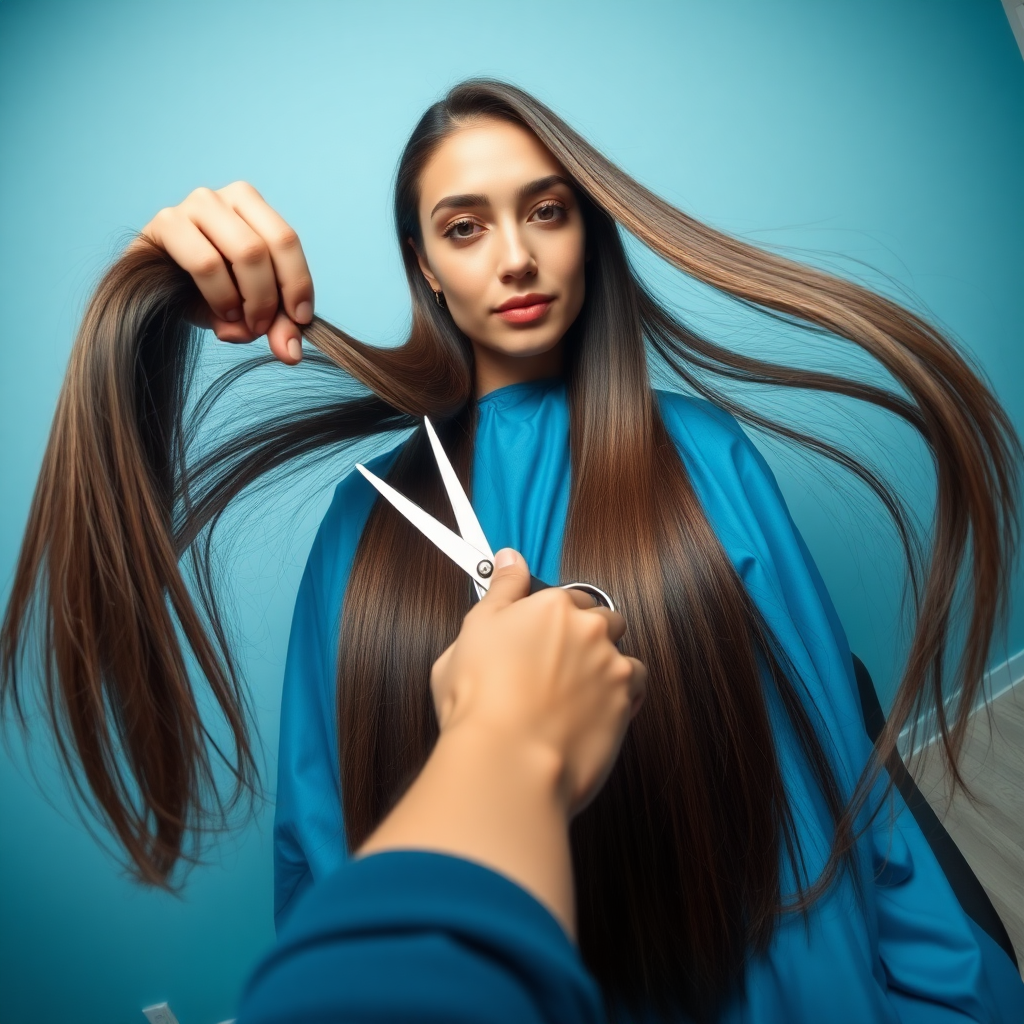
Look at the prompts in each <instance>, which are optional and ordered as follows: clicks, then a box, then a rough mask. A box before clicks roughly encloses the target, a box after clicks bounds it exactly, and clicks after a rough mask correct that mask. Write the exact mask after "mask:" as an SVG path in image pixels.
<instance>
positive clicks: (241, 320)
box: [133, 181, 313, 364]
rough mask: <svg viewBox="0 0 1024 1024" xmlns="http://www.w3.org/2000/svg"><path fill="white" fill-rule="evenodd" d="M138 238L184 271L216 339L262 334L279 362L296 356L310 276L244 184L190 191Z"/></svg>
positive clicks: (283, 228) (292, 241)
mask: <svg viewBox="0 0 1024 1024" xmlns="http://www.w3.org/2000/svg"><path fill="white" fill-rule="evenodd" d="M142 237H144V238H147V239H149V241H151V242H153V243H154V244H155V245H157V246H158V247H159V248H161V249H163V250H164V251H165V252H166V253H167V254H168V255H169V256H170V257H171V259H173V260H174V262H175V263H177V264H178V265H179V266H180V267H182V268H183V269H184V270H187V271H188V273H189V274H191V276H192V279H193V280H194V281H195V283H196V287H198V289H199V291H200V293H201V294H202V297H203V298H204V299H205V300H206V301H205V303H204V304H203V306H201V307H200V308H199V310H197V314H196V323H198V324H199V326H201V327H208V328H210V330H212V331H213V332H214V334H216V335H217V337H218V338H220V340H221V341H231V342H248V341H254V340H255V339H256V338H258V337H260V335H262V334H266V336H267V341H268V342H269V343H270V351H271V352H273V353H274V355H275V356H277V358H278V359H280V360H281V361H282V362H284V363H291V364H295V363H297V362H299V361H300V360H301V359H302V330H301V328H300V327H299V324H308V323H309V322H310V321H311V320H312V319H313V279H312V277H311V276H310V273H309V267H308V266H307V264H306V257H305V256H304V255H303V252H302V244H301V243H300V242H299V236H298V235H297V234H296V233H295V231H294V229H293V228H292V227H291V226H290V225H289V224H287V223H286V222H285V220H284V219H283V218H282V217H281V215H280V214H279V213H277V212H276V211H275V210H273V209H271V207H270V206H269V204H268V203H267V202H266V200H264V198H263V197H262V196H261V195H260V194H259V192H257V191H256V189H255V188H253V186H252V185H250V184H249V183H248V182H245V181H234V182H232V183H231V184H230V185H225V186H224V187H223V188H219V189H216V190H214V189H210V188H197V189H194V190H193V191H192V192H190V193H189V194H188V195H187V196H186V197H185V199H184V200H183V201H182V202H180V203H179V204H178V205H177V206H168V207H165V208H164V209H162V210H160V211H159V212H158V213H157V214H156V216H155V217H153V219H152V220H151V221H150V222H149V223H148V224H147V225H146V226H145V227H144V228H143V229H142ZM133 244H138V242H137V241H136V243H133Z"/></svg>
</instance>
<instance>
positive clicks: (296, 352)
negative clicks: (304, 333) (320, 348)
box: [288, 338, 302, 362]
mask: <svg viewBox="0 0 1024 1024" xmlns="http://www.w3.org/2000/svg"><path fill="white" fill-rule="evenodd" d="M288 355H290V356H291V357H292V359H294V360H295V362H298V361H299V360H300V359H301V358H302V343H301V342H300V341H299V339H298V338H289V339H288Z"/></svg>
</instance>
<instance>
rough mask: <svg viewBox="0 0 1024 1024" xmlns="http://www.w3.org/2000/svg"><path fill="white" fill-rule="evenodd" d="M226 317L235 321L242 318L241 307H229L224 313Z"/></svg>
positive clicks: (232, 321)
mask: <svg viewBox="0 0 1024 1024" xmlns="http://www.w3.org/2000/svg"><path fill="white" fill-rule="evenodd" d="M224 319H225V320H228V321H230V322H231V323H234V322H235V321H236V320H241V319H242V311H241V310H240V309H229V310H228V311H227V312H226V313H225V314H224Z"/></svg>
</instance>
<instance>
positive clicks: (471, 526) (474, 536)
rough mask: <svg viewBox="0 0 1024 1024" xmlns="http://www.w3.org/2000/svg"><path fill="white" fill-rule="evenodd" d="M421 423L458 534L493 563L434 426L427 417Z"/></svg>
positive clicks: (492, 553) (467, 499)
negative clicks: (432, 450) (449, 503)
mask: <svg viewBox="0 0 1024 1024" xmlns="http://www.w3.org/2000/svg"><path fill="white" fill-rule="evenodd" d="M423 423H424V424H425V426H426V428H427V437H429V438H430V447H431V448H433V449H434V458H435V459H436V460H437V468H438V469H439V470H440V471H441V479H442V480H443V481H444V489H445V490H446V491H447V492H448V500H449V501H450V502H451V503H452V509H453V510H454V511H455V521H456V522H457V523H458V524H459V533H461V534H462V537H463V540H466V541H468V542H469V543H470V544H471V545H472V546H473V547H474V548H476V549H477V550H478V551H482V552H483V553H484V554H485V555H487V557H488V558H489V559H490V560H491V561H492V562H493V561H494V552H493V551H492V550H491V545H490V544H488V543H487V538H486V537H485V536H484V531H483V528H482V527H481V526H480V520H479V519H477V517H476V513H475V512H474V511H473V506H472V505H471V504H470V503H469V498H467V497H466V492H465V491H464V490H463V489H462V484H460V483H459V478H458V477H457V476H456V475H455V470H454V469H452V464H451V463H450V462H449V461H448V456H447V455H446V454H445V450H444V448H442V447H441V442H440V441H439V440H438V438H437V434H435V433H434V425H433V424H432V423H431V422H430V418H429V417H427V416H424V417H423Z"/></svg>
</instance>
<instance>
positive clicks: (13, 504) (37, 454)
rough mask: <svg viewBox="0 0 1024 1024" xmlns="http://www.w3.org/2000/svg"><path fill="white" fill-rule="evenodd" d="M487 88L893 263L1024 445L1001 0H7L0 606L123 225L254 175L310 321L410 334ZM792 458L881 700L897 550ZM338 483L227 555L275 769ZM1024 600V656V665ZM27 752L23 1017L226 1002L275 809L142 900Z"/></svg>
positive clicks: (265, 866)
mask: <svg viewBox="0 0 1024 1024" xmlns="http://www.w3.org/2000/svg"><path fill="white" fill-rule="evenodd" d="M473 73H493V74H497V75H499V76H507V77H509V78H511V79H513V80H515V81H517V82H519V83H520V84H522V85H524V86H525V87H527V88H529V89H531V90H533V91H535V92H536V93H537V94H538V95H539V96H540V97H541V98H542V99H544V100H546V101H548V102H549V103H551V104H552V105H553V106H554V107H555V108H556V109H557V110H559V111H561V112H562V113H564V114H565V115H566V116H567V117H568V118H569V119H570V120H571V121H572V122H573V123H574V124H576V125H577V126H578V127H579V128H580V129H582V130H583V131H584V132H585V133H586V134H588V135H589V136H590V137H591V138H592V139H593V140H594V141H595V142H596V143H597V144H598V145H600V146H601V147H603V148H604V150H605V151H606V152H607V153H608V154H609V155H610V156H611V157H612V158H613V159H615V160H616V161H618V162H619V163H620V164H621V165H623V166H624V167H625V168H626V169H627V170H629V171H631V172H632V173H633V174H635V175H636V176H637V177H638V178H640V179H641V180H642V181H644V182H645V183H646V184H648V185H649V186H651V187H653V188H654V189H656V190H657V191H659V192H661V193H662V194H663V195H665V196H666V197H668V198H669V199H670V200H672V201H674V202H676V203H678V204H679V205H681V206H682V207H683V208H684V209H686V210H688V211H689V212H691V213H693V214H694V215H696V216H698V217H701V218H703V219H706V220H708V221H709V222H711V223H713V224H715V225H717V226H719V227H722V228H725V229H727V230H730V231H734V232H740V233H744V234H746V235H747V236H748V237H750V238H752V239H759V240H761V241H766V242H772V243H776V244H785V245H788V246H795V247H800V248H802V249H811V250H829V251H831V252H833V253H837V254H842V255H843V256H844V257H854V258H856V259H860V260H864V261H866V262H867V263H869V264H871V265H872V266H874V267H875V268H877V269H879V270H881V271H883V272H884V273H886V274H888V275H891V277H892V279H893V280H892V285H885V282H884V281H883V279H882V278H880V277H878V276H877V275H872V274H870V273H869V272H867V271H863V270H862V271H861V272H862V273H864V274H865V275H867V277H866V279H868V280H870V281H874V282H875V283H876V284H878V285H880V286H886V287H890V286H895V285H899V286H902V287H905V288H908V289H910V290H911V292H912V293H913V294H914V295H915V296H916V297H917V301H919V302H920V303H922V304H923V305H924V307H925V308H927V309H928V310H929V311H930V312H931V314H932V315H933V316H935V317H936V318H938V320H939V321H940V322H941V323H943V324H944V325H945V326H946V327H947V328H948V329H950V330H951V331H952V332H954V334H955V335H957V336H958V337H959V338H961V339H963V341H964V342H965V343H966V344H967V345H968V346H969V347H970V349H971V350H972V351H973V353H974V354H975V356H976V358H977V359H978V361H979V362H980V364H981V366H982V367H983V368H984V370H985V371H986V373H987V374H988V375H989V377H990V378H991V379H992V380H993V381H994V383H995V386H996V389H997V391H998V392H999V394H1000V396H1001V398H1002V399H1003V401H1004V402H1005V404H1006V406H1007V408H1008V409H1009V410H1010V413H1011V414H1012V416H1013V418H1014V421H1015V423H1016V424H1017V427H1018V429H1024V399H1022V387H1021V385H1022V384H1024V345H1022V340H1024V339H1022V335H1024V292H1022V283H1024V189H1022V187H1021V186H1022V180H1024V178H1022V174H1024V64H1022V61H1021V57H1020V53H1019V52H1018V50H1017V47H1016V45H1015V43H1014V39H1013V37H1012V35H1011V32H1010V29H1009V26H1008V25H1007V23H1006V19H1005V16H1004V14H1003V11H1002V9H1001V7H1000V4H999V3H998V0H959V2H950V0H945V2H943V0H863V2H861V3H856V4H851V3H846V4H840V3H822V2H820V0H767V2H766V0H758V2H754V0H729V2H725V0H715V2H712V0H704V2H694V0H685V2H684V0H674V2H665V3H657V2H650V0H646V2H645V0H631V2H630V3H628V4H627V3H625V2H620V3H617V4H612V3H599V2H594V0H587V2H582V0H581V2H573V3H568V2H563V3H557V2H556V3H553V4H552V3H550V2H544V3H536V2H532V0H524V2H522V3H518V4H515V5H510V4H507V3H502V4H496V3H495V4H490V3H480V2H477V0H474V2H471V3H464V4H461V3H452V2H442V3H440V4H425V3H391V2H389V3H386V4H372V3H342V2H325V3H313V2H289V3H283V2H282V3H277V4H266V3H259V2H252V0H245V2H242V0H239V2H206V3H202V4H196V5H194V6H193V5H189V4H186V3H166V2H164V3H144V4H143V3H134V4H128V3H125V4H118V5H107V4H98V3H67V4H59V5H58V4H53V3H45V2H31V3H13V2H10V0H7V2H5V3H3V4H2V6H0V105H2V107H0V109H2V114H0V131H2V147H3V157H2V168H0V174H2V181H0V231H2V249H0V260H2V273H0V310H2V314H0V316H2V322H3V338H4V340H3V356H2V358H3V372H2V373H0V431H2V434H0V436H2V441H3V443H2V446H0V480H2V481H3V489H2V493H3V501H2V502H0V584H2V586H3V587H4V593H6V588H7V587H8V586H9V580H10V574H11V571H12V569H13V565H14V560H15V557H16V552H17V545H18V542H19V538H20V533H21V530H22V527H23V525H24V521H25V517H26V514H27V510H28V503H29V499H30V495H31V490H32V486H33V482H34V479H35V475H36V473H37V471H38V467H39V462H40V458H41V456H42V452H43V448H44V444H45V439H46V434H47V429H48V427H49V423H50V418H51V415H52V412H53V407H54V401H55V398H56V395H57V391H58V388H59V386H60V382H61V378H62V374H63V371H64V366H65V363H66V359H67V354H68V350H69V347H70V343H71V338H72V335H73V331H74V328H75V325H76V323H77V321H78V319H79V317H80V315H81V312H82V310H83V307H84V304H85V302H86V300H87V298H88V296H89V294H90V290H91V288H92V287H93V286H94V284H95V282H96V280H97V277H98V275H99V274H100V272H101V270H102V269H103V268H104V266H105V265H106V264H107V262H108V260H109V258H110V256H111V254H112V253H113V252H114V251H115V246H116V244H117V242H118V240H119V238H121V237H122V232H124V231H125V230H129V229H138V228H140V227H141V226H142V225H143V224H144V223H145V222H146V221H147V220H148V219H149V217H150V216H152V214H153V213H154V212H155V211H156V210H157V209H158V208H160V207H161V206H165V205H168V204H173V203H176V202H178V201H180V200H181V199H182V198H183V197H184V196H185V195H186V194H187V193H188V192H189V191H190V190H191V189H192V188H194V187H195V186H197V185H203V184H205V185H210V186H213V187H217V186H220V185H223V184H226V183H227V182H229V181H231V180H233V179H236V178H243V179H246V180H248V181H251V182H252V183H254V184H255V185H256V186H257V187H258V188H259V189H260V190H261V191H262V192H263V194H264V195H265V197H266V198H267V199H268V201H269V202H271V204H272V205H274V206H276V207H277V208H278V209H279V210H280V211H281V212H282V213H283V214H284V216H285V217H286V218H287V219H288V220H289V221H290V222H291V223H292V224H293V225H294V226H295V227H296V228H297V230H298V231H299V233H300V235H301V237H302V239H303V242H304V244H305V248H306V252H307V254H308V257H309V261H310V265H311V267H312V270H313V273H314V277H315V281H316V286H317V297H318V309H319V311H320V312H321V313H322V314H325V315H327V316H328V317H330V318H332V319H334V320H335V322H338V323H341V324H343V325H344V326H345V327H347V328H348V329H350V330H352V331H354V332H355V333H356V334H357V335H360V336H362V337H364V338H366V339H368V340H380V341H395V340H397V339H398V338H399V337H400V335H401V333H402V329H403V325H404V324H405V323H406V320H407V295H406V287H405V283H404V278H403V275H402V273H401V269H400V263H399V260H398V257H397V254H396V251H395V246H394V243H393V242H392V239H391V223H390V220H389V207H388V203H389V185H390V181H391V175H392V172H393V169H394V165H395V162H396V159H397V157H398V154H399V150H400V147H401V145H402V143H403V141H404V139H405V137H406V135H407V133H408V132H409V130H410V129H411V128H412V125H413V124H414V122H415V120H416V118H417V116H418V115H419V113H420V112H421V111H422V109H423V108H424V107H425V106H426V105H427V104H428V103H429V102H431V101H432V100H433V99H434V98H435V97H436V96H437V95H438V94H439V93H440V92H441V91H442V90H443V89H444V88H445V87H446V86H447V85H449V84H451V83H453V82H455V81H457V80H458V79H459V78H461V77H464V76H466V75H469V74H473ZM844 265H845V266H846V267H847V269H848V270H853V269H855V268H854V265H853V264H852V263H851V262H850V260H849V259H848V258H847V259H846V260H845V263H844ZM659 280H660V281H661V282H662V283H663V284H664V285H665V287H666V288H671V278H670V275H662V277H661V278H659ZM680 294H682V293H680ZM763 337H769V335H764V336H763ZM756 343H757V339H756V338H754V337H753V336H751V344H756ZM211 345H212V342H211ZM889 436H890V435H888V434H886V435H885V437H889ZM888 448H889V441H888V440H884V441H883V442H882V444H881V447H880V448H878V449H877V450H876V452H875V454H877V455H879V456H882V457H888V456H889V451H888ZM917 457H918V456H917V455H914V453H913V452H911V456H910V462H911V463H913V459H914V458H917ZM777 464H778V466H779V474H780V480H781V482H782V484H783V486H784V488H785V490H786V492H787V495H788V496H789V498H790V501H791V506H792V509H793V512H794V515H795V517H796V518H797V520H798V522H799V524H800V525H801V527H802V528H803V530H804V533H805V535H806V537H807V539H808V542H809V544H810V546H811V548H812V551H813V553H814V555H815V557H816V558H817V559H818V561H819V564H820V566H821V568H822V571H823V573H824V575H825V578H826V581H827V583H828V585H829V587H830V590H831V592H832V594H833V596H834V599H835V601H836V604H837V606H838V608H839V612H840V615H841V617H842V619H843V621H844V623H845V625H846V628H847V631H848V634H849V636H850V639H851V644H852V646H853V648H854V649H855V650H856V651H858V652H860V653H861V655H862V656H863V657H864V658H865V660H866V661H867V663H868V665H869V667H870V668H871V669H872V671H873V672H874V673H875V675H876V678H877V679H878V682H879V688H880V689H881V690H882V691H883V694H888V693H889V690H890V688H891V684H892V679H893V665H894V663H895V659H896V657H897V654H898V650H899V644H898V641H897V638H896V637H895V635H894V634H895V630H894V626H893V623H894V622H895V609H896V606H897V597H898V587H897V579H896V577H895V575H894V573H893V570H892V568H891V566H892V564H893V553H892V548H891V544H890V543H889V542H888V541H886V540H885V537H884V534H883V533H881V532H880V531H879V530H878V528H877V527H876V526H875V525H874V524H875V522H876V520H869V521H868V522H866V523H865V522H864V521H860V522H859V524H858V523H857V522H856V521H844V516H845V515H846V512H845V509H844V505H843V502H842V501H837V500H835V499H834V498H833V497H832V496H831V491H830V489H829V488H828V487H824V486H822V485H821V484H820V483H818V484H815V483H813V480H811V481H810V482H809V480H808V478H806V477H805V476H804V475H801V474H799V473H798V472H796V471H790V469H788V468H787V465H786V464H785V463H783V462H778V463H777ZM907 472H909V473H910V474H911V475H913V473H914V472H915V469H914V466H913V465H912V464H911V465H910V468H909V469H908V471H907ZM916 472H917V475H918V476H919V477H920V476H921V471H920V467H918V468H917V470H916ZM326 493H327V491H326V489H325V487H320V488H319V489H310V490H309V492H308V493H305V494H296V493H295V492H292V493H291V495H290V496H289V498H288V501H287V502H284V501H282V502H280V503H271V504H269V505H267V506H265V508H264V509H263V510H262V512H261V514H259V515H256V516H251V517H250V518H249V519H248V520H246V522H247V523H248V525H247V526H244V527H240V528H239V529H240V531H241V532H240V535H239V536H238V538H237V540H236V545H235V551H236V554H237V557H235V558H234V559H233V560H231V561H230V562H229V565H230V569H231V579H232V581H233V592H234V602H235V607H236V609H237V612H238V622H239V624H240V632H241V633H242V635H243V636H244V637H245V638H246V648H245V658H246V662H247V664H248V666H249V672H250V680H251V683H252V685H253V687H254V691H255V694H256V701H257V704H258V707H259V709H260V724H261V727H262V729H263V732H264V736H265V738H266V743H267V763H268V767H269V769H270V770H271V774H270V775H269V776H268V777H269V778H271V779H272V777H273V775H272V770H273V765H274V744H275V737H276V729H277V724H276V721H277V720H276V713H277V704H278V696H279V686H280V683H279V680H280V675H281V670H282V661H283V655H284V649H285V641H286V635H287V627H288V621H289V617H290V608H291V602H292V599H293V595H294V591H295V588H296V586H297V583H298V577H299V573H300V571H301V566H302V563H303V560H304V558H305V554H306V551H307V549H308V545H309V543H310V541H311V539H312V531H313V530H314V529H315V525H316V522H317V520H318V517H319V515H320V513H321V511H322V509H323V506H324V498H325V496H326ZM1017 582H1018V587H1017V598H1016V600H1015V603H1014V612H1013V616H1012V622H1011V628H1010V638H1009V642H1008V644H1007V645H1006V646H1007V649H1008V650H1009V652H1010V653H1012V652H1014V651H1016V650H1018V649H1020V648H1021V647H1022V646H1024V601H1022V600H1021V594H1022V588H1021V585H1020V584H1021V577H1020V574H1019V573H1018V575H1017ZM1001 657H1005V651H1004V652H1003V653H1001V654H997V653H994V654H993V660H995V661H998V660H1000V658H1001ZM35 749H36V759H35V763H36V766H37V771H38V773H39V777H40V780H41V783H42V785H43V787H44V788H45V789H46V791H47V792H48V793H49V794H50V797H51V801H52V803H51V804H48V803H47V802H45V801H44V800H43V798H42V797H41V796H40V795H39V792H38V790H37V789H36V788H33V786H32V785H31V783H30V781H29V779H28V775H27V769H26V768H25V767H24V761H23V759H22V756H21V754H20V751H19V747H18V745H17V743H15V745H14V748H13V750H12V754H11V756H10V757H9V758H8V757H5V758H3V759H2V761H0V787H2V788H0V797H2V809H0V823H2V824H0V1019H2V1020H3V1021H4V1022H6V1024H21V1022H30V1021H31V1022H33V1024H35V1022H49V1021H54V1022H56V1021H65V1020H75V1021H79V1022H83V1024H89V1022H97V1024H99V1022H102V1024H114V1022H120V1021H140V1020H142V1018H141V1016H140V1014H139V1008H140V1007H141V1006H143V1005H145V1004H147V1003H149V1002H154V1001H158V1000H162V999H169V1000H170V1001H171V1004H172V1006H173V1007H174V1008H175V1009H176V1011H177V1013H178V1016H179V1019H180V1020H181V1022H182V1024H214V1022H216V1021H220V1020H222V1019H224V1018H226V1017H229V1016H231V1015H232V1012H233V1007H234V1005H235V998H236V994H237V992H238V990H239V986H240V984H241V982H242V980H243V978H244V975H245V971H246V967H247V965H248V964H250V963H251V962H252V960H253V959H254V958H255V957H256V955H257V954H258V953H259V952H260V951H261V950H263V949H264V948H265V947H266V946H267V945H268V943H270V941H271V939H272V926H271V847H270V841H269V840H270V823H271V815H270V813H269V811H268V812H266V813H264V814H262V815H261V816H260V818H259V819H258V822H257V823H256V824H255V825H253V826H251V827H249V828H247V829H246V830H245V831H243V832H241V833H240V834H237V835H235V836H233V837H231V838H229V839H227V840H225V841H224V842H223V843H222V844H221V845H219V846H216V847H214V848H212V849H210V851H209V860H210V862H211V863H210V864H209V866H207V867H203V868H200V869H198V870H196V871H195V872H194V873H193V874H192V875H191V877H190V879H189V881H188V884H187V887H186V888H185V890H184V898H183V900H177V899H175V898H173V897H170V896H167V895H165V894H160V893H153V892H147V891H140V890H139V889H138V888H137V887H135V886H133V885H132V884H130V883H128V882H126V881H125V880H124V879H123V878H121V877H120V876H119V874H118V872H117V870H116V869H115V867H114V866H113V865H112V862H111V861H110V860H109V859H108V858H106V857H105V856H104V855H103V854H102V853H101V851H100V850H99V849H98V847H97V846H96V844H95V843H94V842H93V840H92V839H90V838H89V836H88V835H87V834H86V832H85V831H84V829H83V828H82V826H81V825H80V824H79V823H78V822H77V821H76V820H75V819H74V817H73V815H72V814H71V812H70V811H69V806H70V805H69V804H68V803H67V801H66V799H65V797H64V796H63V795H62V793H61V791H60V789H59V787H58V786H57V784H56V782H55V780H54V778H53V776H52V774H51V772H50V770H49V769H48V768H47V757H46V753H45V748H44V747H43V746H42V745H40V744H36V745H35Z"/></svg>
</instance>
